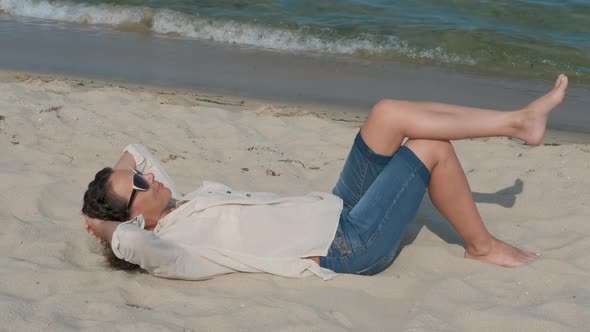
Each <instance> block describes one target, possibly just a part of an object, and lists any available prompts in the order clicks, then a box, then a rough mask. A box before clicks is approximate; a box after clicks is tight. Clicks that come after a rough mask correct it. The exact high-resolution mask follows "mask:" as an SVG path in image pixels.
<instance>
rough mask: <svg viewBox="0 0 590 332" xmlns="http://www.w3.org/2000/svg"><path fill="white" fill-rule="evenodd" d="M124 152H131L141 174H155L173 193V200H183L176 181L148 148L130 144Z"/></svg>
mask: <svg viewBox="0 0 590 332" xmlns="http://www.w3.org/2000/svg"><path fill="white" fill-rule="evenodd" d="M124 151H125V152H129V154H131V156H132V157H133V159H135V165H136V167H137V169H138V170H139V171H140V172H142V173H145V174H147V173H152V174H154V177H155V178H156V180H157V181H160V182H162V183H163V184H164V185H165V186H166V188H168V189H170V190H171V191H172V198H174V199H176V200H179V199H181V198H182V195H181V194H180V193H179V192H178V190H177V189H176V184H174V181H172V179H171V178H170V176H168V173H166V170H165V169H164V167H163V166H162V164H160V162H159V161H158V159H157V158H156V157H154V155H153V154H152V153H151V152H150V150H149V149H148V147H147V146H145V145H143V144H129V145H127V146H126V147H125V150H124Z"/></svg>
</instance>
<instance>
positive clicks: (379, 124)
mask: <svg viewBox="0 0 590 332" xmlns="http://www.w3.org/2000/svg"><path fill="white" fill-rule="evenodd" d="M567 83H568V80H567V77H566V76H564V75H560V76H559V77H558V78H557V80H556V81H555V84H554V87H553V89H552V90H551V91H549V92H548V93H547V94H545V95H544V96H542V97H540V98H538V99H536V100H535V101H533V102H532V103H530V104H529V105H527V106H526V107H524V108H522V109H519V110H516V111H509V112H504V111H496V110H486V109H479V108H471V107H463V106H455V105H447V104H440V103H430V102H409V101H397V100H382V101H380V102H379V103H378V104H377V105H375V107H374V108H373V110H372V111H371V113H370V114H369V117H368V118H367V121H366V122H365V124H364V125H363V129H362V135H363V138H364V139H365V141H366V142H367V144H369V146H371V148H374V151H375V152H377V153H379V154H384V155H391V154H393V153H394V152H395V151H396V150H397V149H398V148H399V146H400V144H401V142H402V141H403V139H404V138H405V137H410V138H413V139H435V140H456V139H463V138H474V137H490V136H507V137H513V138H518V139H522V140H524V141H525V142H526V143H527V144H531V145H538V144H539V143H540V142H541V139H542V138H543V135H544V133H545V126H546V124H547V117H548V115H549V112H550V111H551V110H552V109H554V108H555V107H556V106H557V105H559V104H560V103H561V102H562V101H563V98H564V97H565V90H566V88H567ZM384 128H385V129H386V130H384ZM371 143H373V145H371Z"/></svg>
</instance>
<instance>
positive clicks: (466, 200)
mask: <svg viewBox="0 0 590 332" xmlns="http://www.w3.org/2000/svg"><path fill="white" fill-rule="evenodd" d="M405 146H406V147H408V148H409V149H410V150H412V151H413V152H414V154H416V155H417V156H418V158H419V159H420V160H421V161H422V162H423V163H424V165H425V166H426V167H427V168H428V169H429V170H430V173H431V177H430V185H429V188H428V192H429V194H430V198H431V200H432V203H433V204H434V206H435V207H436V208H437V209H438V210H439V211H440V212H441V214H442V215H443V216H445V218H446V219H447V220H448V221H449V223H450V224H451V225H452V226H453V227H454V228H455V230H457V233H459V235H460V236H461V237H462V238H463V240H464V241H465V257H466V258H471V259H476V260H480V261H483V262H486V263H491V264H496V265H501V266H507V267H516V266H520V265H523V264H526V263H528V262H530V261H532V260H534V259H535V258H537V257H538V256H537V255H536V254H534V253H530V252H526V251H524V250H521V249H518V248H516V247H513V246H511V245H509V244H507V243H505V242H502V241H500V240H498V239H496V238H495V237H494V236H492V235H491V234H490V233H489V232H488V230H487V229H486V227H485V226H484V223H483V220H482V219H481V216H480V215H479V212H478V210H477V207H476V205H475V201H474V200H473V195H472V193H471V189H470V188H469V183H468V182H467V178H466V177H465V173H464V172H463V168H462V167H461V164H460V162H459V159H458V158H457V155H456V154H455V150H454V149H453V146H452V145H451V143H450V142H448V141H436V140H409V141H408V142H406V144H405Z"/></svg>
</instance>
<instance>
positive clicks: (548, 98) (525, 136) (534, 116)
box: [517, 74, 568, 145]
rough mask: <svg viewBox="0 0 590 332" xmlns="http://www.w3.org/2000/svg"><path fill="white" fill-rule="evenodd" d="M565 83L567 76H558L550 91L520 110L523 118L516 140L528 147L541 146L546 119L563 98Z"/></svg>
mask: <svg viewBox="0 0 590 332" xmlns="http://www.w3.org/2000/svg"><path fill="white" fill-rule="evenodd" d="M567 83H568V79H567V76H565V75H563V74H561V75H559V76H558V77H557V79H556V80H555V84H554V85H553V89H552V90H551V91H549V92H548V93H547V94H545V95H543V96H541V97H540V98H538V99H536V100H534V101H533V102H532V103H530V104H528V105H527V106H526V107H525V108H524V109H522V111H521V114H522V116H523V118H522V122H521V128H520V129H519V135H518V136H517V137H518V138H520V139H522V140H524V141H525V142H526V143H527V144H528V145H539V144H541V140H542V139H543V136H544V135H545V127H547V117H548V116H549V113H550V112H551V110H553V109H554V108H555V107H556V106H557V105H559V104H561V102H562V101H563V99H564V98H565V90H566V89H567Z"/></svg>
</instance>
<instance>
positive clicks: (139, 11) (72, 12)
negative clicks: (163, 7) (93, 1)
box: [0, 0, 153, 26]
mask: <svg viewBox="0 0 590 332" xmlns="http://www.w3.org/2000/svg"><path fill="white" fill-rule="evenodd" d="M0 10H2V11H4V12H5V13H7V14H10V15H16V16H24V17H33V18H41V19H50V20H58V21H64V22H73V23H86V24H106V25H114V26H117V25H121V24H126V23H142V22H145V21H146V20H150V17H151V16H152V15H153V13H152V10H151V9H149V8H145V7H125V6H112V5H89V4H76V3H72V2H68V1H51V2H50V1H46V0H41V1H40V0H0Z"/></svg>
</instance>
